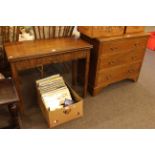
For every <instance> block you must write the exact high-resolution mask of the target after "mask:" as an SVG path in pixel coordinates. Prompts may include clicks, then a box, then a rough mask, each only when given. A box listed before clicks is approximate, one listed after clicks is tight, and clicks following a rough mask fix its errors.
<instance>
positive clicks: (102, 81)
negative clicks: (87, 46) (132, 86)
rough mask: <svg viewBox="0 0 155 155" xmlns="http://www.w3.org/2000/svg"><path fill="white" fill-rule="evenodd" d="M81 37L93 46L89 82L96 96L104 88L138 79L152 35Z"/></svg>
mask: <svg viewBox="0 0 155 155" xmlns="http://www.w3.org/2000/svg"><path fill="white" fill-rule="evenodd" d="M81 38H82V39H84V40H86V41H88V42H89V43H91V44H92V45H93V49H92V51H91V56H90V67H89V68H90V71H89V82H88V85H89V91H90V93H91V94H92V95H96V94H98V93H99V92H100V91H101V90H102V88H104V87H106V86H107V85H109V84H112V83H115V82H117V81H120V80H124V79H131V80H133V81H137V80H138V77H139V73H140V69H141V66H142V62H143V58H144V54H145V49H146V44H147V39H148V34H146V33H140V34H132V35H123V36H118V37H110V38H97V39H91V38H89V37H87V36H85V35H83V34H81ZM79 65H81V64H79Z"/></svg>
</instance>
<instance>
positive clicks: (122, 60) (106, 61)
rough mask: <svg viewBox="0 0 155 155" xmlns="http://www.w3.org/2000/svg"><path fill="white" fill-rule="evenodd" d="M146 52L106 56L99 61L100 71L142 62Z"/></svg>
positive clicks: (133, 51)
mask: <svg viewBox="0 0 155 155" xmlns="http://www.w3.org/2000/svg"><path fill="white" fill-rule="evenodd" d="M144 53H145V51H144V50H142V49H137V50H131V51H129V52H126V53H122V52H121V53H116V54H113V55H110V56H109V55H104V56H102V57H101V58H100V59H99V70H102V69H105V68H110V67H114V66H118V65H123V64H129V63H134V62H135V61H142V60H143V57H144Z"/></svg>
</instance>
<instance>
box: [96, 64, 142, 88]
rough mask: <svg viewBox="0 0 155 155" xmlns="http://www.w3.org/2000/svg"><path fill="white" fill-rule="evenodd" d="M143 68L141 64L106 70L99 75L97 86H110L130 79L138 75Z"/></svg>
mask: <svg viewBox="0 0 155 155" xmlns="http://www.w3.org/2000/svg"><path fill="white" fill-rule="evenodd" d="M140 68H141V62H137V63H133V64H128V65H122V66H120V67H113V68H110V69H105V70H102V71H100V72H98V74H97V79H96V83H95V86H97V87H98V86H101V85H102V84H104V85H106V84H110V83H114V82H117V81H120V80H123V79H127V78H130V76H132V75H133V74H138V73H139V71H140Z"/></svg>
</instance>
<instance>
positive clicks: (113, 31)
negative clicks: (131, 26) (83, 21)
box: [78, 26, 125, 38]
mask: <svg viewBox="0 0 155 155" xmlns="http://www.w3.org/2000/svg"><path fill="white" fill-rule="evenodd" d="M124 30H125V26H78V31H79V32H80V33H82V34H85V35H86V36H89V37H90V38H99V37H112V36H120V35H123V34H124Z"/></svg>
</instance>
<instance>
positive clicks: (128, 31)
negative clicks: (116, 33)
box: [125, 26, 144, 34]
mask: <svg viewBox="0 0 155 155" xmlns="http://www.w3.org/2000/svg"><path fill="white" fill-rule="evenodd" d="M141 32H144V26H126V30H125V33H126V34H132V33H141Z"/></svg>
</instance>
